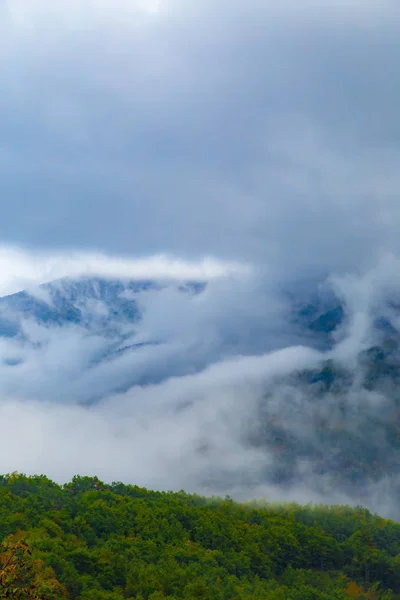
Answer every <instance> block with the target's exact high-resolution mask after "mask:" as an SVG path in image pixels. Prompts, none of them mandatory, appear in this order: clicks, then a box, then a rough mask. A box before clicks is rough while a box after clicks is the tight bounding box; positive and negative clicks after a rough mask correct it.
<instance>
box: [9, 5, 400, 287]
mask: <svg viewBox="0 0 400 600" xmlns="http://www.w3.org/2000/svg"><path fill="white" fill-rule="evenodd" d="M399 29H400V13H399V11H398V7H397V4H396V2H392V1H390V0H374V1H372V2H368V3H367V4H365V3H364V2H361V1H359V0H348V1H346V2H345V1H342V0H341V1H338V0H335V1H334V0H325V1H324V2H322V3H321V2H319V3H317V2H311V1H309V0H282V1H281V2H270V1H269V0H263V1H260V0H246V1H245V0H230V1H229V2H228V1H227V0H201V1H200V0H184V1H183V0H138V1H137V2H134V1H133V0H113V1H112V2H111V1H110V0H101V1H100V0H96V1H93V2H85V3H82V2H79V1H78V0H68V1H67V0H54V1H52V2H50V0H6V1H5V2H3V3H2V4H1V7H0V77H1V81H2V90H1V96H0V198H1V200H0V202H1V208H2V210H1V219H0V240H1V242H2V243H3V244H5V245H6V246H8V245H12V246H15V245H17V246H19V247H21V246H22V247H23V248H27V249H28V250H32V249H35V250H36V251H39V252H42V251H44V252H50V253H52V252H58V253H59V252H63V253H68V252H69V251H74V252H76V251H90V252H93V251H94V252H102V253H104V254H112V255H123V256H124V257H128V258H136V257H138V256H141V257H142V256H149V255H153V254H159V253H166V254H169V255H173V256H176V257H179V258H180V259H183V260H195V261H197V260H200V259H202V258H203V257H204V256H212V257H214V258H215V259H216V260H218V259H220V260H228V261H244V262H251V263H262V264H264V265H267V264H268V265H269V266H271V265H272V266H273V267H277V268H278V269H282V270H283V271H284V272H285V273H286V272H287V273H288V274H290V275H291V274H293V273H297V274H298V271H299V269H304V270H305V271H310V270H313V269H315V268H317V269H322V270H327V271H329V270H332V269H334V270H335V269H336V270H341V269H345V270H346V269H354V268H358V269H362V268H364V267H365V266H366V265H367V266H369V265H370V264H372V263H373V262H374V260H375V258H376V256H377V255H378V254H380V253H382V252H384V251H386V250H392V251H394V252H397V250H399V245H400V236H398V231H399V226H400V202H399V199H398V192H399V189H400V187H399V183H400V181H399V180H400V171H399V169H398V164H399V145H400V116H399V115H400V113H399V111H398V106H399V104H400V84H399V82H400V79H399V76H398V58H397V57H398V55H399V51H400V36H399Z"/></svg>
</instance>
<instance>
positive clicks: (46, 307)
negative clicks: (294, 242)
mask: <svg viewBox="0 0 400 600" xmlns="http://www.w3.org/2000/svg"><path fill="white" fill-rule="evenodd" d="M396 269H397V263H396V262H395V261H392V260H387V261H386V262H383V263H382V264H381V265H380V266H379V267H378V268H377V269H376V270H375V271H371V272H370V273H368V274H367V275H366V276H365V277H363V278H344V279H340V278H337V279H329V280H325V281H320V282H317V284H316V283H315V281H313V282H306V284H305V283H304V284H303V285H300V284H298V283H295V284H293V283H286V284H285V285H284V286H281V285H280V284H279V285H278V283H277V282H273V285H266V280H265V278H264V277H262V278H260V277H259V276H258V275H255V274H253V275H251V276H247V277H243V276H240V277H233V278H232V277H228V278H225V279H224V278H222V279H221V280H218V281H214V282H211V281H210V282H207V283H205V282H201V283H199V282H179V281H173V280H171V281H169V282H168V281H160V282H157V281H132V280H111V279H106V278H99V277H97V278H80V279H71V278H67V279H62V280H58V281H55V282H50V283H48V284H45V285H42V286H39V287H35V288H32V289H30V290H29V291H23V292H19V293H16V294H13V295H10V296H5V297H3V298H1V299H0V311H1V319H2V321H1V322H2V328H1V338H0V349H1V359H2V366H1V367H0V371H1V383H0V389H1V392H2V394H3V395H7V396H8V397H9V398H12V402H7V401H5V402H3V403H2V405H1V412H2V415H3V419H5V420H6V422H7V423H8V428H7V429H8V431H9V432H10V433H9V435H11V433H12V431H14V432H15V431H16V429H15V428H16V427H18V429H19V428H20V427H21V426H22V427H23V430H24V432H25V436H24V440H25V442H24V445H25V444H26V447H27V448H29V447H32V454H31V453H30V452H28V454H26V450H24V457H23V460H22V461H21V465H22V466H23V467H24V468H25V469H27V468H28V470H29V471H31V470H37V468H38V464H39V460H40V462H41V463H42V462H43V461H44V463H45V465H46V469H47V471H48V472H51V473H52V474H53V476H55V477H56V478H57V477H58V478H59V479H60V478H61V479H62V478H63V477H64V476H65V477H66V476H67V474H68V473H70V470H71V469H74V468H77V462H78V461H81V462H83V464H84V465H85V469H86V470H89V471H90V470H93V469H94V470H95V471H96V472H98V471H99V472H100V473H101V475H102V476H103V477H105V478H107V477H108V478H110V477H114V478H115V476H116V475H119V477H120V478H121V479H122V478H123V477H124V478H125V479H130V480H132V481H133V480H139V481H140V482H143V483H146V484H148V485H152V486H154V487H162V486H163V485H167V482H169V485H170V486H173V487H175V488H180V487H185V488H186V489H191V490H196V491H202V492H209V493H211V492H212V493H219V494H221V493H229V494H232V495H234V496H236V497H239V498H250V497H252V496H254V495H258V496H259V495H260V494H262V495H268V496H269V497H272V498H275V497H276V498H295V499H299V498H300V499H302V500H305V501H306V500H307V501H308V500H325V501H327V500H328V501H329V502H331V501H346V502H351V503H363V504H367V505H368V506H371V507H372V508H373V509H378V508H379V510H380V512H387V513H388V514H391V515H395V516H396V515H397V514H398V512H397V508H396V503H397V498H398V494H399V493H400V487H399V486H400V479H399V475H400V425H399V423H400V421H399V418H400V405H399V402H400V396H399V393H398V386H399V378H400V355H399V341H400V337H399V324H400V307H399V304H397V303H396V294H397V290H396V289H395V287H393V284H392V282H391V273H392V272H393V271H394V270H396ZM35 422H36V423H37V424H39V423H40V428H39V429H35V427H34V426H33V428H32V423H35ZM13 423H14V424H13ZM25 423H26V425H25ZM66 423H68V431H69V432H70V431H74V436H76V439H77V440H79V442H78V443H77V444H75V445H76V449H75V448H74V447H72V448H71V447H70V446H68V444H67V447H68V448H69V450H68V460H66V456H65V455H64V457H63V455H62V452H63V451H64V450H63V448H65V446H64V444H63V443H61V444H59V443H58V442H59V440H60V437H61V439H62V437H63V436H66V435H67V433H66V430H65V426H66V425H65V424H66ZM5 437H6V439H7V433H6V436H5ZM3 443H6V442H5V440H3ZM38 444H39V448H41V450H40V452H39V453H38V452H37V450H35V452H33V447H35V448H36V449H37V447H38V446H37V445H38ZM16 450H17V456H18V448H17V449H16ZM143 450H145V452H143ZM75 452H76V455H75ZM27 456H28V460H27ZM39 457H40V458H39ZM74 457H75V458H74ZM19 460H21V459H19ZM3 461H4V462H5V463H7V459H6V460H4V459H3ZM64 462H65V466H63V463H64ZM53 465H54V466H53ZM60 465H61V468H60ZM6 466H7V464H5V467H6ZM4 470H7V469H6V468H5V469H4Z"/></svg>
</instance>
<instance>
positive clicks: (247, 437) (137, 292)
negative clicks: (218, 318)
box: [0, 278, 400, 512]
mask: <svg viewBox="0 0 400 600" xmlns="http://www.w3.org/2000/svg"><path fill="white" fill-rule="evenodd" d="M166 288H172V289H173V290H174V291H175V292H178V293H179V294H180V293H182V294H189V295H190V296H191V297H193V298H196V297H198V296H199V295H200V294H202V293H204V291H205V290H206V289H207V284H204V283H198V282H187V283H184V284H182V283H176V282H153V281H140V282H138V281H125V282H123V281H109V280H105V279H100V278H87V279H79V280H73V279H62V280H59V281H55V282H51V283H48V284H45V285H42V286H40V287H38V288H36V289H34V290H30V291H22V292H19V293H17V294H13V295H10V296H6V297H3V298H0V337H3V338H5V339H8V340H10V341H14V342H15V343H17V345H18V346H21V347H23V346H24V345H28V346H29V347H30V348H33V349H35V348H37V349H40V347H41V344H43V343H44V342H42V338H41V336H37V335H36V333H35V332H36V329H35V326H39V329H40V330H41V329H45V330H47V331H49V332H52V333H53V334H54V332H57V331H60V332H62V331H66V330H68V328H71V329H72V330H73V329H74V328H78V329H79V331H81V332H84V334H85V335H87V336H97V337H98V338H99V339H101V340H102V342H101V344H100V345H99V349H97V348H96V352H94V353H93V355H92V356H91V357H90V360H89V359H88V360H89V362H88V366H87V368H88V369H89V368H90V369H93V366H94V365H96V364H102V363H105V364H107V363H108V362H110V361H117V359H119V358H120V357H121V356H124V361H125V362H124V369H121V373H122V375H121V380H119V379H118V377H119V375H118V373H119V371H118V369H116V370H114V371H113V372H112V377H113V378H114V380H115V381H116V382H117V383H116V384H115V388H114V389H115V390H116V391H123V390H126V389H128V388H129V387H130V386H132V385H133V384H140V385H146V384H148V383H154V382H158V381H161V380H163V379H165V378H168V377H170V376H172V375H174V376H176V375H182V374H187V373H193V372H196V371H198V370H201V369H202V368H204V367H205V366H207V364H208V362H207V361H208V357H207V348H205V349H202V353H201V352H200V353H198V354H196V353H195V352H194V354H193V356H190V355H188V352H189V351H188V350H185V348H184V347H183V348H181V347H180V346H179V344H178V346H177V348H176V349H175V350H174V352H173V353H172V354H162V353H160V354H159V355H157V356H156V359H154V362H153V363H152V364H151V365H150V366H149V367H148V368H144V369H143V370H142V372H141V374H140V375H137V374H136V372H135V371H134V369H133V366H134V365H135V364H136V362H135V361H136V360H137V356H138V354H137V353H138V352H143V351H145V350H146V347H153V346H154V347H156V346H157V345H158V344H160V346H162V343H163V341H164V340H163V339H162V336H161V337H160V339H158V338H157V335H155V337H154V338H151V339H145V338H143V336H140V335H138V331H139V330H140V324H141V321H142V319H143V315H144V312H143V311H144V310H145V306H146V302H144V300H145V299H146V294H148V293H152V294H156V293H157V292H161V291H162V290H165V289H166ZM232 293H234V290H232ZM290 298H291V301H290V303H289V305H290V306H291V308H290V310H289V311H288V315H287V324H288V327H289V330H292V331H293V337H294V338H295V339H296V340H298V339H302V340H303V343H304V345H308V346H311V347H314V348H316V349H320V350H321V351H322V354H321V362H320V364H319V366H317V367H316V368H310V369H303V370H301V371H295V372H293V373H291V374H290V375H289V376H286V377H284V378H281V379H280V380H276V378H275V379H274V380H273V381H271V383H270V384H268V385H266V388H265V392H264V393H263V394H261V395H260V398H259V401H258V408H257V415H256V416H255V418H254V419H253V420H252V424H251V426H250V425H249V426H248V427H247V429H246V427H245V426H243V427H244V429H243V439H244V443H245V444H247V445H248V446H249V447H253V448H255V449H257V450H260V449H265V451H266V452H268V456H269V457H270V458H269V459H268V461H267V462H266V465H265V470H264V474H263V477H264V479H265V481H269V482H274V483H277V484H279V485H280V486H283V487H285V486H289V487H290V486H291V485H293V484H294V483H298V482H299V481H300V482H301V480H302V477H305V476H304V469H306V471H307V474H308V475H307V478H308V479H307V481H308V482H309V481H310V480H311V481H312V482H313V483H312V485H313V486H314V487H315V489H316V490H317V491H318V492H319V493H324V492H326V493H328V492H329V490H331V489H333V488H334V487H336V488H337V489H341V490H343V491H345V492H346V493H347V494H348V495H349V496H350V497H352V496H354V497H361V498H362V497H363V494H367V493H368V489H369V486H370V485H372V484H374V483H377V482H379V481H383V480H387V478H390V481H391V482H392V483H391V485H392V484H393V485H394V486H395V487H396V490H397V491H396V493H398V494H399V497H400V483H397V479H396V477H397V476H399V479H400V386H399V383H400V344H399V340H400V335H399V331H398V329H397V327H396V324H397V317H396V315H397V314H398V307H397V306H396V305H395V304H393V303H391V304H388V305H386V306H383V307H381V308H382V309H381V310H380V311H379V310H378V311H375V313H374V316H373V319H372V321H371V322H372V329H373V331H372V333H371V335H370V336H369V337H370V339H371V343H370V344H368V343H367V344H364V346H363V348H362V349H361V350H357V355H356V356H353V357H352V361H351V364H350V363H349V364H347V363H346V361H343V359H341V358H340V354H339V353H337V351H336V349H337V348H339V346H340V343H341V342H342V341H343V340H345V339H346V335H347V332H348V327H349V324H350V322H351V316H350V315H349V314H348V311H347V308H346V306H345V304H344V302H342V301H341V300H340V299H339V298H338V297H336V296H335V295H334V294H333V293H330V294H325V295H324V296H320V295H318V294H317V293H315V291H312V293H310V294H309V295H308V297H307V296H305V297H304V295H303V296H302V297H301V299H299V297H297V296H296V295H295V294H292V295H291V297H290ZM32 326H33V328H32ZM196 341H197V342H199V343H200V345H201V340H196ZM259 350H260V347H258V351H259ZM235 352H237V353H238V354H240V346H239V347H237V348H236V349H235ZM243 353H245V352H243ZM149 356H150V355H149ZM141 357H142V358H141V360H142V363H143V364H144V365H145V366H146V361H147V358H146V357H147V355H146V354H141ZM222 358H224V356H222V355H221V356H219V355H218V352H217V353H216V354H214V355H213V356H212V359H210V361H209V362H212V361H215V360H219V359H222ZM149 360H150V359H149ZM21 361H23V357H22V358H18V353H15V355H10V356H9V357H8V358H6V359H5V360H4V363H5V364H6V365H7V366H9V367H12V366H14V365H18V364H19V363H20V362H21ZM130 363H132V373H130V371H129V369H128V371H127V368H126V365H128V366H129V364H130ZM142 363H141V364H142ZM95 377H96V373H95V372H94V375H93V379H92V380H90V381H95ZM109 379H110V381H111V378H109ZM76 385H77V386H79V381H77V383H76ZM110 385H111V383H110ZM99 386H100V384H99ZM99 386H97V388H96V386H95V385H93V388H94V390H95V391H94V392H93V398H92V399H91V401H96V398H98V397H99V394H100V392H98V391H96V390H97V389H100V390H101V387H99ZM107 392H108V393H110V389H108V390H107ZM271 399H274V401H273V402H272V400H271ZM204 451H206V449H205V450H204ZM271 456H272V457H273V460H272V461H271ZM243 477H245V475H243ZM225 483H226V479H225ZM255 483H257V482H255V481H250V480H249V485H250V484H252V485H254V484H255ZM258 483H259V482H258ZM399 512H400V511H399Z"/></svg>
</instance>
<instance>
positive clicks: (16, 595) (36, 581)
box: [0, 536, 67, 600]
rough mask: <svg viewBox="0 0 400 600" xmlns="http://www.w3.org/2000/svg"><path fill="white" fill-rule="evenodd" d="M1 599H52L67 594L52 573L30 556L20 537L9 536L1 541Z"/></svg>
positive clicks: (38, 560)
mask: <svg viewBox="0 0 400 600" xmlns="http://www.w3.org/2000/svg"><path fill="white" fill-rule="evenodd" d="M1 551H2V553H1V555H0V598H12V599H13V600H52V599H54V600H55V599H58V598H59V599H61V598H66V597H67V592H66V590H65V588H63V586H62V585H61V584H60V583H59V582H58V581H57V580H56V578H55V576H54V572H53V570H52V569H50V568H46V567H45V566H44V563H43V561H42V560H40V559H37V558H36V559H35V558H34V557H33V554H32V551H31V549H30V548H29V546H28V544H27V543H26V542H25V541H24V540H23V539H21V537H20V536H11V537H10V538H8V539H6V540H5V541H3V543H2V544H1Z"/></svg>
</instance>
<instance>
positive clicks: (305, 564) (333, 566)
mask: <svg viewBox="0 0 400 600" xmlns="http://www.w3.org/2000/svg"><path fill="white" fill-rule="evenodd" d="M0 540H1V541H2V555H1V562H0V598H16V599H18V598H32V599H35V598H36V599H41V600H50V599H52V600H55V599H61V598H70V599H78V598H79V599H81V600H122V599H124V598H133V599H135V600H145V599H146V600H147V599H149V600H150V599H151V600H162V599H168V600H173V599H178V598H184V599H195V598H199V599H200V598H202V599H210V600H211V599H212V600H214V599H215V600H225V599H237V600H239V599H243V600H245V599H248V600H250V599H252V600H253V599H259V600H261V599H266V600H267V599H268V600H323V599H326V600H335V599H336V600H341V599H346V598H358V599H361V598H364V599H367V598H369V599H374V598H375V599H380V600H388V599H392V598H400V525H398V524H397V523H395V522H393V521H390V520H385V519H382V518H380V517H378V516H376V515H372V514H371V513H370V512H369V511H368V510H366V509H364V508H361V507H357V508H349V507H337V506H336V507H324V506H317V507H310V506H308V507H304V508H301V507H299V506H297V505H286V506H276V505H269V504H267V503H258V504H256V503H251V504H237V503H235V502H233V501H232V500H231V499H230V498H225V499H224V500H222V499H217V498H212V499H206V498H202V497H200V496H195V495H188V494H186V493H184V492H179V493H172V492H151V491H147V490H145V489H142V488H139V487H137V486H129V485H123V484H121V483H114V484H111V485H106V484H104V483H102V482H101V481H99V480H98V479H97V478H96V477H75V478H74V479H73V480H72V482H71V483H68V484H66V485H64V486H58V485H57V484H55V483H53V482H52V481H50V480H49V479H47V478H46V477H45V476H38V477H26V476H23V475H19V474H12V475H7V476H2V477H0ZM390 590H392V591H390Z"/></svg>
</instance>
